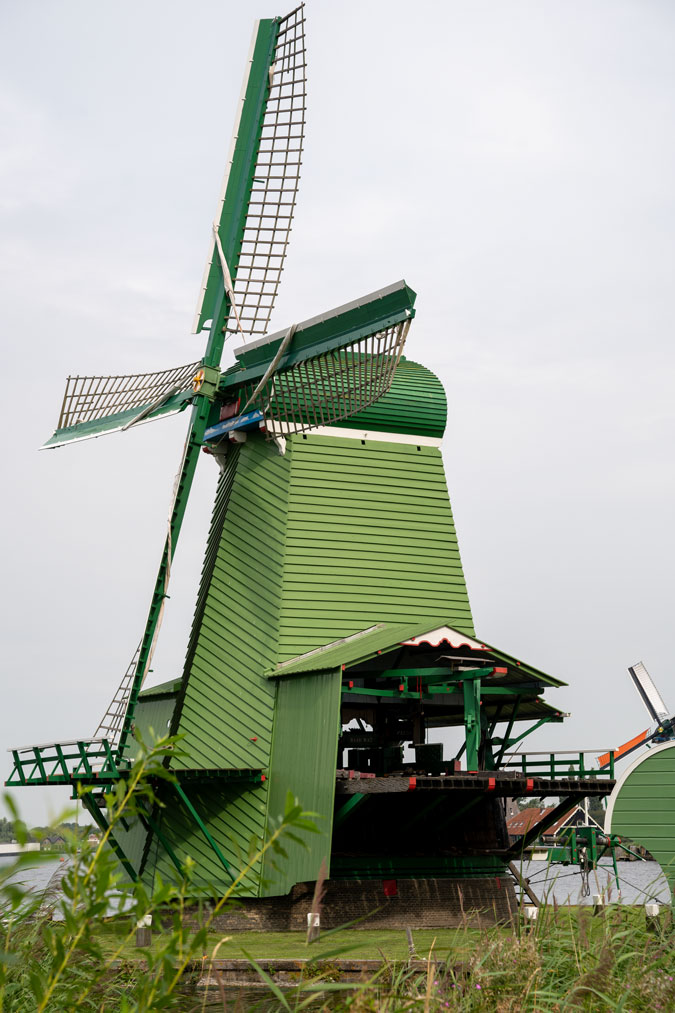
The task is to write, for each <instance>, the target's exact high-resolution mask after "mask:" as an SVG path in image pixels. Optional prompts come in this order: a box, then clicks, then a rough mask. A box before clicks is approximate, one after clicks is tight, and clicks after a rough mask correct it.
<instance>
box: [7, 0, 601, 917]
mask: <svg viewBox="0 0 675 1013" xmlns="http://www.w3.org/2000/svg"><path fill="white" fill-rule="evenodd" d="M304 124H305V42H304V14H303V9H302V7H299V8H297V9H296V10H294V11H292V12H291V13H290V14H289V15H287V16H285V17H281V18H274V19H268V20H262V21H260V22H258V23H257V26H256V29H255V31H254V36H253V43H252V47H251V52H250V54H249V60H248V65H247V72H246V76H245V82H244V89H243V92H242V100H241V103H240V107H239V111H238V116H237V120H236V124H235V131H234V140H233V145H232V149H231V152H230V158H229V164H228V169H227V173H226V178H225V184H224V187H223V192H222V196H221V201H220V205H219V210H218V215H217V217H216V222H215V223H214V226H213V230H212V231H213V234H212V239H211V246H210V253H209V258H208V263H207V269H206V272H205V275H204V280H203V284H202V290H201V296H200V300H199V307H198V310H197V315H196V318H195V330H196V331H197V332H200V333H201V332H206V335H207V341H206V349H205V353H204V355H203V357H202V358H201V359H200V360H198V361H195V362H190V363H188V364H186V365H184V366H180V367H177V368H175V369H171V370H163V371H160V372H155V373H147V374H143V375H141V376H138V375H137V376H122V375H119V376H110V377H71V378H69V379H68V381H67V386H66V392H65V396H64V399H63V404H62V409H61V414H60V417H59V420H58V425H57V429H56V431H55V433H54V434H53V436H52V437H51V438H50V439H49V440H48V441H47V443H46V444H45V446H46V447H49V448H54V447H61V446H64V445H66V444H68V443H72V442H75V441H77V440H82V439H89V438H92V437H98V436H101V435H104V434H107V433H111V432H115V431H120V430H129V429H133V428H134V427H135V426H137V425H140V424H145V423H148V422H153V421H158V420H159V419H161V418H162V417H164V416H166V415H169V414H171V413H176V412H181V411H187V412H189V425H188V433H187V438H186V441H185V446H184V449H183V454H182V458H181V465H180V470H179V474H178V478H177V481H176V485H175V492H174V497H173V502H172V507H171V512H170V519H169V523H168V527H167V530H166V532H165V533H164V547H163V551H162V557H161V562H160V567H159V571H158V574H157V577H156V580H155V585H154V590H153V594H152V600H151V604H150V609H149V613H148V616H147V620H146V623H145V627H144V629H143V633H142V637H141V640H140V644H139V646H138V649H137V651H136V653H135V655H134V657H133V659H132V661H131V663H130V665H129V667H128V669H127V671H126V673H125V674H124V677H123V679H122V682H121V684H120V686H119V688H118V690H117V691H116V693H115V695H114V697H113V699H112V702H111V704H110V706H109V707H108V709H107V711H106V714H105V715H104V717H103V718H102V720H101V721H100V723H99V725H98V728H97V730H96V733H95V734H94V736H93V737H91V738H87V737H85V738H82V739H80V740H76V741H69V742H64V741H58V742H53V743H51V744H48V745H36V746H27V747H22V748H16V749H14V750H12V751H11V752H12V759H13V769H12V773H11V775H10V778H9V780H8V782H7V783H8V784H10V785H12V786H17V785H31V784H61V785H63V784H68V785H70V786H72V788H73V791H74V793H75V794H77V789H78V786H79V785H87V786H91V787H92V788H93V789H94V790H93V791H92V792H90V793H87V794H85V795H83V802H84V804H85V805H86V806H87V808H88V811H89V812H90V814H91V816H92V818H93V819H95V820H96V822H97V823H98V824H99V825H100V826H101V827H102V828H106V815H105V807H104V806H102V804H101V803H102V790H103V789H104V788H105V785H106V784H110V783H112V782H114V781H116V780H118V779H120V778H124V777H125V774H126V772H127V771H128V770H129V767H130V764H131V762H132V760H133V758H134V755H135V750H136V738H135V733H138V734H139V735H140V736H141V737H143V738H147V737H148V736H149V735H150V734H151V732H152V731H154V732H155V733H164V732H166V731H167V730H168V731H170V732H171V733H172V734H178V735H180V736H181V742H182V747H183V750H184V755H183V756H181V757H178V756H173V757H172V758H171V761H170V765H171V769H172V771H173V772H174V773H175V775H176V781H175V783H172V784H165V785H161V786H160V787H159V789H158V792H159V795H158V797H160V795H161V798H160V801H162V802H163V804H162V805H161V807H158V806H156V807H153V808H149V807H147V806H145V804H144V803H142V804H141V806H140V809H139V816H138V819H137V820H136V821H135V822H134V823H130V824H129V825H128V826H125V827H122V828H120V827H115V831H114V833H113V834H111V837H110V840H111V844H112V846H113V847H114V848H115V850H116V852H117V855H118V857H119V860H120V862H121V863H122V865H123V867H124V869H125V870H126V872H127V874H128V876H129V877H130V878H132V879H139V878H141V879H143V880H144V881H148V882H152V880H153V877H154V876H155V875H156V873H161V875H162V876H163V877H164V878H167V877H168V876H171V875H172V874H175V873H178V875H181V876H182V874H183V870H184V865H185V856H186V855H189V856H190V857H191V858H192V860H193V862H194V863H195V870H196V871H195V874H194V876H193V877H192V880H191V884H192V887H193V888H194V889H195V890H196V891H198V892H201V893H206V894H207V895H210V896H213V895H215V894H219V893H221V892H222V890H223V889H224V888H225V887H226V886H228V885H229V884H230V883H231V882H232V880H233V879H234V878H236V874H237V871H238V870H240V865H241V854H242V853H245V852H246V851H247V847H248V844H249V842H250V840H251V838H252V837H254V838H257V839H258V840H260V839H263V838H264V837H265V836H266V835H267V834H268V832H269V829H270V827H271V826H272V825H273V823H274V820H275V819H276V818H277V817H278V816H279V814H280V813H281V812H282V811H283V805H284V801H285V797H286V793H287V792H288V790H291V791H293V793H294V794H296V795H297V796H298V797H299V798H300V799H301V801H302V804H303V805H304V806H305V807H306V808H308V809H311V810H312V811H315V812H317V813H318V814H319V817H320V820H321V829H322V832H321V833H320V834H317V835H314V838H313V840H311V841H309V842H308V843H307V847H305V848H302V847H300V846H299V845H298V844H296V843H293V842H292V843H291V845H289V848H288V858H287V860H286V864H285V867H284V869H283V870H277V869H275V868H273V867H272V866H271V865H270V864H269V863H268V861H267V859H265V860H264V861H263V862H262V863H261V864H260V866H259V867H257V868H254V869H252V870H250V871H249V872H248V873H247V875H246V878H245V879H244V881H243V883H242V893H243V895H244V896H247V897H250V898H263V897H283V896H290V895H292V893H293V891H294V890H300V891H301V893H302V884H305V883H308V882H311V881H313V880H316V878H317V875H318V873H319V869H320V867H321V864H322V862H323V861H324V860H326V859H327V860H328V865H329V867H330V877H331V881H336V882H338V883H341V884H342V886H341V890H342V895H345V890H346V887H345V884H347V883H351V884H352V886H353V887H354V890H355V891H357V893H358V897H359V898H360V899H359V903H361V904H362V905H363V906H364V908H363V913H364V915H365V914H367V913H368V912H369V911H372V910H373V909H374V908H376V907H379V903H380V901H379V894H376V895H373V896H371V895H370V894H369V892H368V891H369V890H370V889H371V887H372V888H373V889H375V888H376V889H377V890H380V891H381V890H382V883H383V882H384V883H385V884H389V885H388V886H387V887H386V889H387V890H388V891H389V892H388V893H387V896H393V895H394V893H392V890H394V887H392V885H391V884H392V883H394V884H395V883H396V882H398V881H399V880H400V881H401V883H402V884H405V883H407V884H413V885H414V884H415V883H416V882H417V881H419V880H423V881H424V882H425V884H426V885H425V887H424V889H425V890H427V888H428V881H429V880H433V881H434V883H435V885H434V888H433V892H434V896H436V897H440V898H445V900H443V902H442V903H441V909H442V911H443V918H446V919H447V917H448V914H447V912H448V910H449V908H450V907H452V905H455V906H457V905H458V908H457V910H458V911H460V909H461V906H462V904H464V905H465V906H467V907H471V906H478V907H480V908H489V909H491V910H492V909H494V911H495V913H496V914H497V915H499V916H501V915H506V914H508V899H509V893H508V891H507V890H506V889H502V886H501V877H502V876H504V875H505V874H507V873H506V870H507V869H508V864H509V861H510V859H511V857H513V856H512V854H511V852H510V851H509V847H508V838H507V835H506V827H505V818H504V809H503V805H502V801H501V800H502V799H503V798H504V797H506V796H513V795H518V796H520V795H528V794H529V795H532V796H541V795H557V796H561V806H563V807H565V809H564V811H566V809H568V808H570V806H571V804H573V803H574V802H575V801H578V800H579V799H580V798H583V797H585V796H586V795H588V794H597V795H602V794H606V793H607V792H608V791H609V790H611V782H609V781H607V782H603V781H602V780H601V779H599V778H592V779H590V780H589V781H588V782H586V781H585V776H586V775H585V773H584V764H583V758H582V757H580V758H579V761H578V764H577V768H575V770H576V771H577V775H578V776H570V761H569V758H568V757H566V758H565V759H564V760H556V759H555V758H554V757H553V756H552V755H551V757H550V759H547V761H546V765H547V770H548V772H546V771H544V772H543V773H542V771H540V770H539V769H538V768H537V763H536V761H534V762H533V761H528V759H527V755H526V754H524V753H522V754H520V753H519V754H518V755H517V758H516V759H515V760H513V759H512V758H510V756H509V753H508V750H510V749H511V747H513V746H514V745H516V744H517V743H520V742H522V740H523V739H524V738H525V737H526V736H527V735H529V734H530V733H531V732H533V731H536V730H537V729H539V728H542V727H545V726H546V725H547V724H548V723H549V722H559V721H562V720H563V718H564V715H563V714H562V713H561V712H560V711H559V710H557V709H556V708H555V707H553V706H551V705H550V704H549V703H547V702H546V701H545V700H544V699H543V694H544V692H545V691H546V690H547V689H549V688H555V687H558V686H560V685H562V683H561V682H560V681H559V680H557V679H555V678H553V677H552V676H550V675H547V674H546V673H544V672H542V671H541V670H539V669H538V668H536V667H534V666H532V665H529V664H527V663H525V662H524V661H521V660H519V659H517V658H514V657H513V656H512V655H511V654H509V653H506V652H504V651H502V650H500V649H497V648H495V647H493V646H491V645H490V644H489V643H487V642H486V641H483V640H482V639H479V638H478V637H477V635H476V632H475V629H474V624H473V617H472V613H471V607H470V603H469V596H468V592H467V588H466V583H465V579H464V571H463V568H462V562H461V558H460V554H459V546H458V540H457V534H456V531H455V525H454V520H453V515H452V509H451V506H450V500H449V495H448V489H447V482H446V478H445V470H444V465H443V459H442V456H441V451H440V444H441V440H442V437H443V434H444V431H445V427H446V421H447V401H446V396H445V392H444V390H443V387H442V385H441V384H440V382H439V380H438V379H437V377H435V376H434V374H433V373H432V372H431V371H430V370H428V369H426V368H425V367H424V366H423V365H420V364H418V363H416V362H413V361H410V360H408V359H406V358H405V357H404V356H403V349H404V345H405V342H406V338H407V336H408V331H409V328H410V324H411V321H412V320H413V318H414V316H415V299H416V296H415V292H414V291H413V290H412V289H411V288H410V287H409V286H408V285H407V284H406V283H405V282H404V281H398V282H395V283H394V284H391V285H388V286H386V287H384V288H382V289H380V290H378V291H376V292H372V293H369V294H367V295H365V296H363V297H361V298H359V299H357V300H354V301H352V302H347V303H343V304H342V305H339V306H338V307H337V308H335V309H332V310H330V311H328V312H325V313H322V314H320V315H318V316H314V317H311V318H309V319H305V320H301V321H299V322H296V323H293V324H292V325H291V326H289V327H287V328H285V329H284V330H281V331H277V332H274V333H269V332H268V328H269V323H270V318H271V314H272V310H273V307H274V301H275V298H276V294H277V291H278V286H279V282H280V277H281V272H282V269H283V266H284V259H285V256H286V250H287V246H288V241H289V235H290V230H291V222H292V218H293V212H294V208H295V202H296V196H297V191H298V184H299V178H300V161H301V155H302V148H303V138H304ZM228 338H230V339H233V341H236V344H237V347H235V349H234V362H233V364H232V365H231V366H230V367H229V368H227V369H224V370H221V357H222V353H223V347H224V343H225V340H226V339H228ZM202 451H205V452H206V455H207V456H208V457H209V458H211V459H212V461H215V463H216V464H217V466H218V468H219V479H218V485H217V490H216V496H215V502H214V507H213V514H212V519H211V526H210V529H209V533H208V536H207V539H206V547H205V554H204V564H203V569H202V575H201V580H200V585H199V588H198V590H197V594H196V606H195V613H194V620H193V625H192V630H191V633H190V637H189V641H188V644H187V649H186V655H185V660H184V663H183V664H182V667H181V669H180V670H179V671H177V672H176V673H175V675H174V678H172V679H170V680H168V681H167V682H165V683H162V684H161V685H159V686H153V687H148V688H144V687H143V683H144V679H145V676H146V674H147V672H148V670H149V668H150V665H151V660H152V654H153V650H154V645H155V643H156V639H157V636H158V633H159V628H160V624H161V619H162V613H163V608H164V603H165V600H166V596H167V588H168V582H169V578H170V571H171V562H172V560H173V557H174V553H175V551H176V545H177V542H178V538H179V534H180V529H181V524H182V520H183V517H184V514H185V510H186V507H187V503H188V499H189V493H190V487H191V483H192V479H193V475H194V472H195V468H196V465H197V460H198V458H199V456H200V453H201V452H202ZM523 725H525V726H526V727H525V728H524V730H522V731H520V730H519V729H520V727H522V726H523ZM452 727H455V728H459V729H461V730H463V732H464V738H463V742H462V745H461V746H460V748H459V749H458V751H457V753H456V755H455V756H454V757H452V758H447V757H445V756H444V747H443V744H442V743H441V742H439V741H438V740H437V741H434V737H435V736H436V735H437V734H438V733H440V731H442V730H443V729H447V728H452ZM406 749H407V750H408V753H407V754H406V752H405V751H406ZM411 754H412V758H411ZM528 762H529V763H530V766H528ZM515 767H517V769H514V768H515ZM462 768H463V769H462ZM560 772H562V774H563V775H564V776H562V777H560V776H559V773H560ZM162 793H164V795H162ZM166 793H169V794H166ZM558 814H559V813H558V809H556V810H554V811H553V814H552V819H557V816H558ZM543 829H545V828H544V827H542V826H541V825H540V827H539V830H543ZM369 884H370V885H369ZM373 884H375V885H376V886H375V887H373V886H372V885H373ZM378 884H379V885H378ZM412 888H413V887H411V886H409V887H405V889H412ZM396 889H398V888H396ZM394 892H395V891H394ZM403 893H404V887H403V886H402V887H401V894H403ZM416 896H419V894H417V895H416ZM429 896H431V894H429ZM458 916H459V915H458ZM289 917H290V916H289ZM336 917H337V918H338V920H345V919H344V917H342V916H341V915H339V914H338V915H336ZM349 917H353V913H352V914H350V916H349ZM405 917H407V915H406V916H405ZM405 924H408V922H406V923H405Z"/></svg>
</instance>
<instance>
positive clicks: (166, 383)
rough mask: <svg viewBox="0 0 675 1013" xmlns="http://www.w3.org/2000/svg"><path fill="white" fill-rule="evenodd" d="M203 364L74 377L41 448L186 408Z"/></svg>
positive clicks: (123, 427) (90, 436)
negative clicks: (51, 429) (140, 371)
mask: <svg viewBox="0 0 675 1013" xmlns="http://www.w3.org/2000/svg"><path fill="white" fill-rule="evenodd" d="M199 367H200V363H199V362H191V363H188V365H186V366H176V367H174V368H173V369H163V370H160V371H159V372H157V373H136V374H130V375H127V376H69V377H68V379H67V381H66V390H65V393H64V395H63V403H62V406H61V414H60V415H59V421H58V424H57V427H56V431H55V432H54V435H53V436H51V437H50V439H48V440H47V442H46V443H45V444H44V446H43V447H42V448H41V449H42V450H44V449H45V448H51V447H60V446H63V444H65V443H74V442H76V441H77V440H90V439H93V438H94V437H96V436H103V435H104V434H105V433H114V432H118V431H119V430H121V429H127V428H129V427H130V426H132V425H135V424H137V423H138V422H150V421H152V420H153V419H157V418H161V417H162V416H164V415H173V414H175V413H176V412H180V411H182V410H183V409H184V408H185V406H186V405H187V403H188V402H189V401H190V400H191V399H192V398H193V397H194V393H195V388H194V382H195V376H196V373H197V371H198V369H199Z"/></svg>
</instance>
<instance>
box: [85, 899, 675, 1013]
mask: <svg viewBox="0 0 675 1013" xmlns="http://www.w3.org/2000/svg"><path fill="white" fill-rule="evenodd" d="M128 927H129V922H128V921H127V920H126V919H117V920H116V921H107V922H106V923H105V924H104V925H103V926H102V927H101V928H100V936H99V938H100V939H101V940H102V941H103V944H104V948H108V947H110V948H111V949H112V948H113V947H114V943H115V940H116V939H117V938H118V937H120V936H121V935H122V934H123V933H124V931H125V930H128ZM161 939H162V936H161V933H159V932H156V933H154V943H153V947H154V946H160V945H161ZM413 939H414V943H415V947H416V950H417V954H418V955H419V957H421V958H425V957H427V956H428V954H429V953H430V952H433V955H434V958H435V959H437V960H439V961H440V964H431V965H430V966H429V969H428V973H427V971H426V970H425V971H423V972H422V973H420V972H419V970H413V969H412V968H407V959H408V946H407V940H406V935H405V932H404V931H402V930H387V929H385V930H377V929H351V930H341V931H338V932H335V933H331V934H330V935H328V934H326V935H325V936H324V937H323V939H320V940H319V941H318V943H316V944H312V945H310V946H307V945H306V942H305V936H304V933H299V932H236V933H230V934H229V935H228V936H227V937H226V941H225V942H223V943H222V944H221V945H220V946H219V947H218V951H217V956H218V957H219V958H228V957H230V958H241V957H245V956H246V955H248V956H249V957H251V958H253V959H254V960H256V959H257V960H259V959H261V958H266V959H269V960H272V961H274V960H275V959H278V960H281V959H288V958H291V959H292V958H300V959H302V958H304V959H306V960H308V961H309V962H310V966H311V967H312V968H313V970H312V971H311V973H312V974H314V973H318V974H321V968H320V966H319V967H317V963H318V962H319V961H321V958H322V953H326V954H330V953H331V951H334V950H338V949H341V948H343V947H345V948H348V951H347V952H345V953H342V954H340V956H341V957H342V958H343V959H349V958H350V957H353V958H364V959H378V958H379V959H380V960H382V959H383V958H384V961H383V965H384V966H383V971H382V972H379V973H378V974H377V975H375V976H374V977H373V978H372V981H371V982H370V984H366V983H365V982H364V985H363V986H359V988H358V990H357V991H356V992H354V988H355V986H353V985H351V986H347V985H345V984H341V983H340V972H339V968H337V967H336V966H335V964H334V957H333V958H331V957H330V956H329V958H328V964H327V966H328V968H329V977H328V978H327V980H328V981H329V982H337V984H335V985H329V986H327V988H328V990H330V988H338V989H340V988H341V989H345V988H347V989H348V991H347V992H345V991H342V992H338V993H330V992H329V991H328V992H324V994H323V997H320V996H316V997H315V999H316V1005H313V1007H312V1008H313V1009H315V1010H322V1011H326V1013H328V1011H330V1013H347V1011H349V1013H399V1011H404V1010H410V1011H416V1010H419V1011H420V1013H446V1011H449V1013H576V1011H578V1010H589V1011H598V1013H672V1011H673V1010H675V949H674V947H673V941H674V936H673V931H672V926H671V925H669V924H668V923H664V924H663V926H662V928H661V929H660V930H658V931H656V932H650V931H648V930H647V928H646V925H645V917H644V909H642V908H639V907H635V908H633V907H628V906H618V905H613V906H610V907H608V908H607V909H606V911H605V913H604V914H603V915H602V916H599V917H594V916H593V913H592V910H591V909H590V908H589V907H572V906H565V907H562V906H561V907H557V906H552V907H547V908H542V909H541V910H540V914H539V918H538V920H537V924H536V927H535V928H533V929H526V928H523V926H521V925H518V924H516V925H501V926H493V927H491V928H487V929H473V928H470V927H468V926H466V925H465V926H461V927H459V928H456V929H439V930H438V931H431V930H417V931H413ZM220 940H221V937H220V936H218V935H215V934H210V935H209V936H208V939H207V941H206V945H205V946H204V955H205V956H206V955H207V954H208V955H211V954H212V953H213V950H214V947H215V946H216V944H217V943H219V942H220ZM244 951H245V952H244ZM125 956H126V958H127V960H128V961H129V963H130V965H131V966H133V965H134V963H135V962H136V961H139V960H143V958H144V956H145V957H147V956H148V953H147V951H144V950H139V949H136V948H135V947H129V949H128V951H127V952H126V953H125ZM317 987H322V986H317ZM349 989H351V991H349ZM269 995H270V997H271V995H272V992H271V991H270V993H269ZM306 998H307V994H306V993H305V992H302V991H301V992H299V993H298V996H297V997H294V996H293V995H292V994H290V993H288V999H287V1000H284V1002H283V1003H282V1002H281V1000H280V1001H279V1004H278V1005H277V1004H276V1003H275V1002H274V1001H272V1005H269V1006H266V1007H265V1008H266V1009H274V1010H281V1009H282V1008H283V1009H286V1010H288V1009H290V1010H291V1011H294V1010H300V1008H303V1003H304V1001H305V999H306ZM312 1002H314V1000H312ZM208 1008H209V1009H211V1008H212V1007H208ZM213 1008H217V1009H218V1010H220V1009H221V1008H224V1007H223V1006H221V1005H219V1004H218V1003H216V1006H215V1007H213ZM228 1008H229V1007H228ZM241 1008H243V1009H245V1008H248V1007H247V1006H246V1004H244V1006H243V1007H241Z"/></svg>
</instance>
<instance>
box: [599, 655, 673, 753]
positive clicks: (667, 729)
mask: <svg viewBox="0 0 675 1013" xmlns="http://www.w3.org/2000/svg"><path fill="white" fill-rule="evenodd" d="M628 672H629V673H630V677H631V679H632V680H633V684H634V686H635V688H636V689H637V691H638V693H639V694H640V699H641V700H642V702H643V704H644V705H645V707H646V709H647V712H648V714H649V716H650V717H651V719H652V721H653V722H654V723H653V724H652V725H651V726H650V727H649V728H645V729H644V730H643V731H641V732H639V733H638V734H637V735H635V736H633V738H632V739H629V740H628V741H627V742H624V743H623V745H621V746H619V748H618V749H614V750H611V751H610V752H609V753H603V755H602V756H599V757H598V763H599V765H600V769H601V770H604V769H605V768H607V767H609V764H610V758H611V760H612V762H614V763H615V762H616V761H617V760H620V759H623V758H624V757H625V756H628V755H629V754H630V753H633V752H634V751H635V750H636V749H639V748H640V747H641V746H645V745H648V744H649V743H650V742H654V743H662V742H670V740H671V739H675V714H672V713H671V712H670V711H669V710H668V708H667V707H666V705H665V703H664V701H663V697H662V696H661V694H660V693H659V691H658V689H657V688H656V686H655V685H654V682H653V680H652V677H651V676H650V674H649V672H648V671H647V669H646V668H645V666H644V664H643V663H642V662H641V661H638V662H637V664H636V665H630V666H629V668H628Z"/></svg>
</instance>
